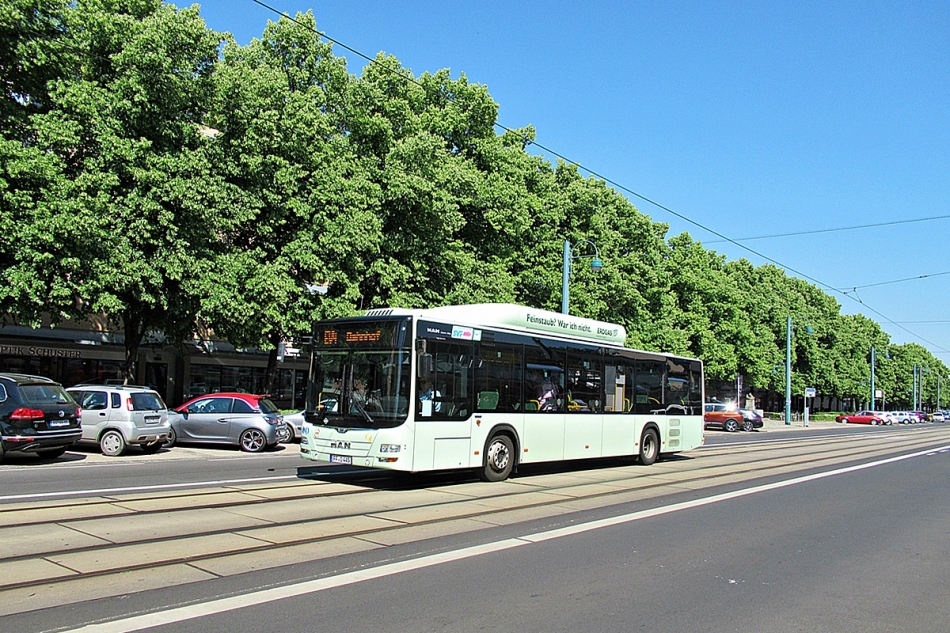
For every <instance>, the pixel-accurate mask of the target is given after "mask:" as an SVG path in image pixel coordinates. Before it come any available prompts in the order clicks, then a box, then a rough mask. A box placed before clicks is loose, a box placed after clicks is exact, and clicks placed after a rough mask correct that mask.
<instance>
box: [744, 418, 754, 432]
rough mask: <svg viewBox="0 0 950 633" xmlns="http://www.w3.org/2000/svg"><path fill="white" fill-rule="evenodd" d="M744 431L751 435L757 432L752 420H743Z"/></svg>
mask: <svg viewBox="0 0 950 633" xmlns="http://www.w3.org/2000/svg"><path fill="white" fill-rule="evenodd" d="M742 430H743V431H745V432H747V433H751V432H752V431H754V430H755V425H754V424H752V420H743V421H742Z"/></svg>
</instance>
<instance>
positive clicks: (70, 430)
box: [0, 373, 82, 461]
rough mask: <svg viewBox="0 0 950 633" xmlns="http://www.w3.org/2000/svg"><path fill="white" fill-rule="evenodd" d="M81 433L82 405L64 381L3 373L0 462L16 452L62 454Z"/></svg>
mask: <svg viewBox="0 0 950 633" xmlns="http://www.w3.org/2000/svg"><path fill="white" fill-rule="evenodd" d="M81 435H82V429H81V428H80V411H79V405H77V404H76V401H75V400H73V399H72V397H70V395H69V394H68V393H66V390H65V389H63V386H62V385H61V384H59V383H58V382H54V381H52V380H50V379H49V378H44V377H42V376H31V375H27V374H13V373H0V461H2V460H3V455H4V453H11V452H13V451H18V452H21V451H22V452H25V451H31V452H34V453H36V454H37V455H39V456H40V457H59V456H60V455H62V454H63V453H65V452H66V449H67V448H69V447H70V446H72V445H73V444H74V443H75V442H76V441H77V440H79V438H80V436H81Z"/></svg>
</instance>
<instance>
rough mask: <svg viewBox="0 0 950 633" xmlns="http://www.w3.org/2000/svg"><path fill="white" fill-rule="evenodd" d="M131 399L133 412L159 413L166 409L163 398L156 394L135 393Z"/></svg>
mask: <svg viewBox="0 0 950 633" xmlns="http://www.w3.org/2000/svg"><path fill="white" fill-rule="evenodd" d="M131 398H132V410H133V411H157V410H161V409H164V408H165V403H164V402H162V399H161V397H160V396H159V395H158V394H157V393H154V392H145V393H133V394H131Z"/></svg>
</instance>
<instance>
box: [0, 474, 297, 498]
mask: <svg viewBox="0 0 950 633" xmlns="http://www.w3.org/2000/svg"><path fill="white" fill-rule="evenodd" d="M286 479H298V476H297V475H278V476H275V477H250V478H247V479H218V480H215V481H193V482H190V483H183V484H154V485H151V486H127V487H125V488H96V489H92V490H65V491H62V492H38V493H33V494H24V495H6V496H3V497H0V501H29V500H31V499H46V498H50V497H94V496H96V495H105V494H116V493H121V492H147V491H151V490H170V489H173V488H196V487H201V486H231V485H234V484H253V483H259V482H262V481H280V480H286Z"/></svg>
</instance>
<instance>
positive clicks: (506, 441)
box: [479, 435, 515, 481]
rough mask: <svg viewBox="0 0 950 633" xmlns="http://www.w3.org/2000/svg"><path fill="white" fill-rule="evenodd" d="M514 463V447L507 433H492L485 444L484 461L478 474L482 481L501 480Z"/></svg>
mask: <svg viewBox="0 0 950 633" xmlns="http://www.w3.org/2000/svg"><path fill="white" fill-rule="evenodd" d="M514 465H515V449H514V445H513V444H512V443H511V438H510V437H508V436H507V435H493V436H492V437H491V439H489V440H488V443H487V444H486V445H485V461H484V462H483V464H482V470H481V472H479V476H480V477H481V479H482V481H502V480H504V479H507V478H508V476H509V475H510V474H511V469H512V468H513V467H514Z"/></svg>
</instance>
